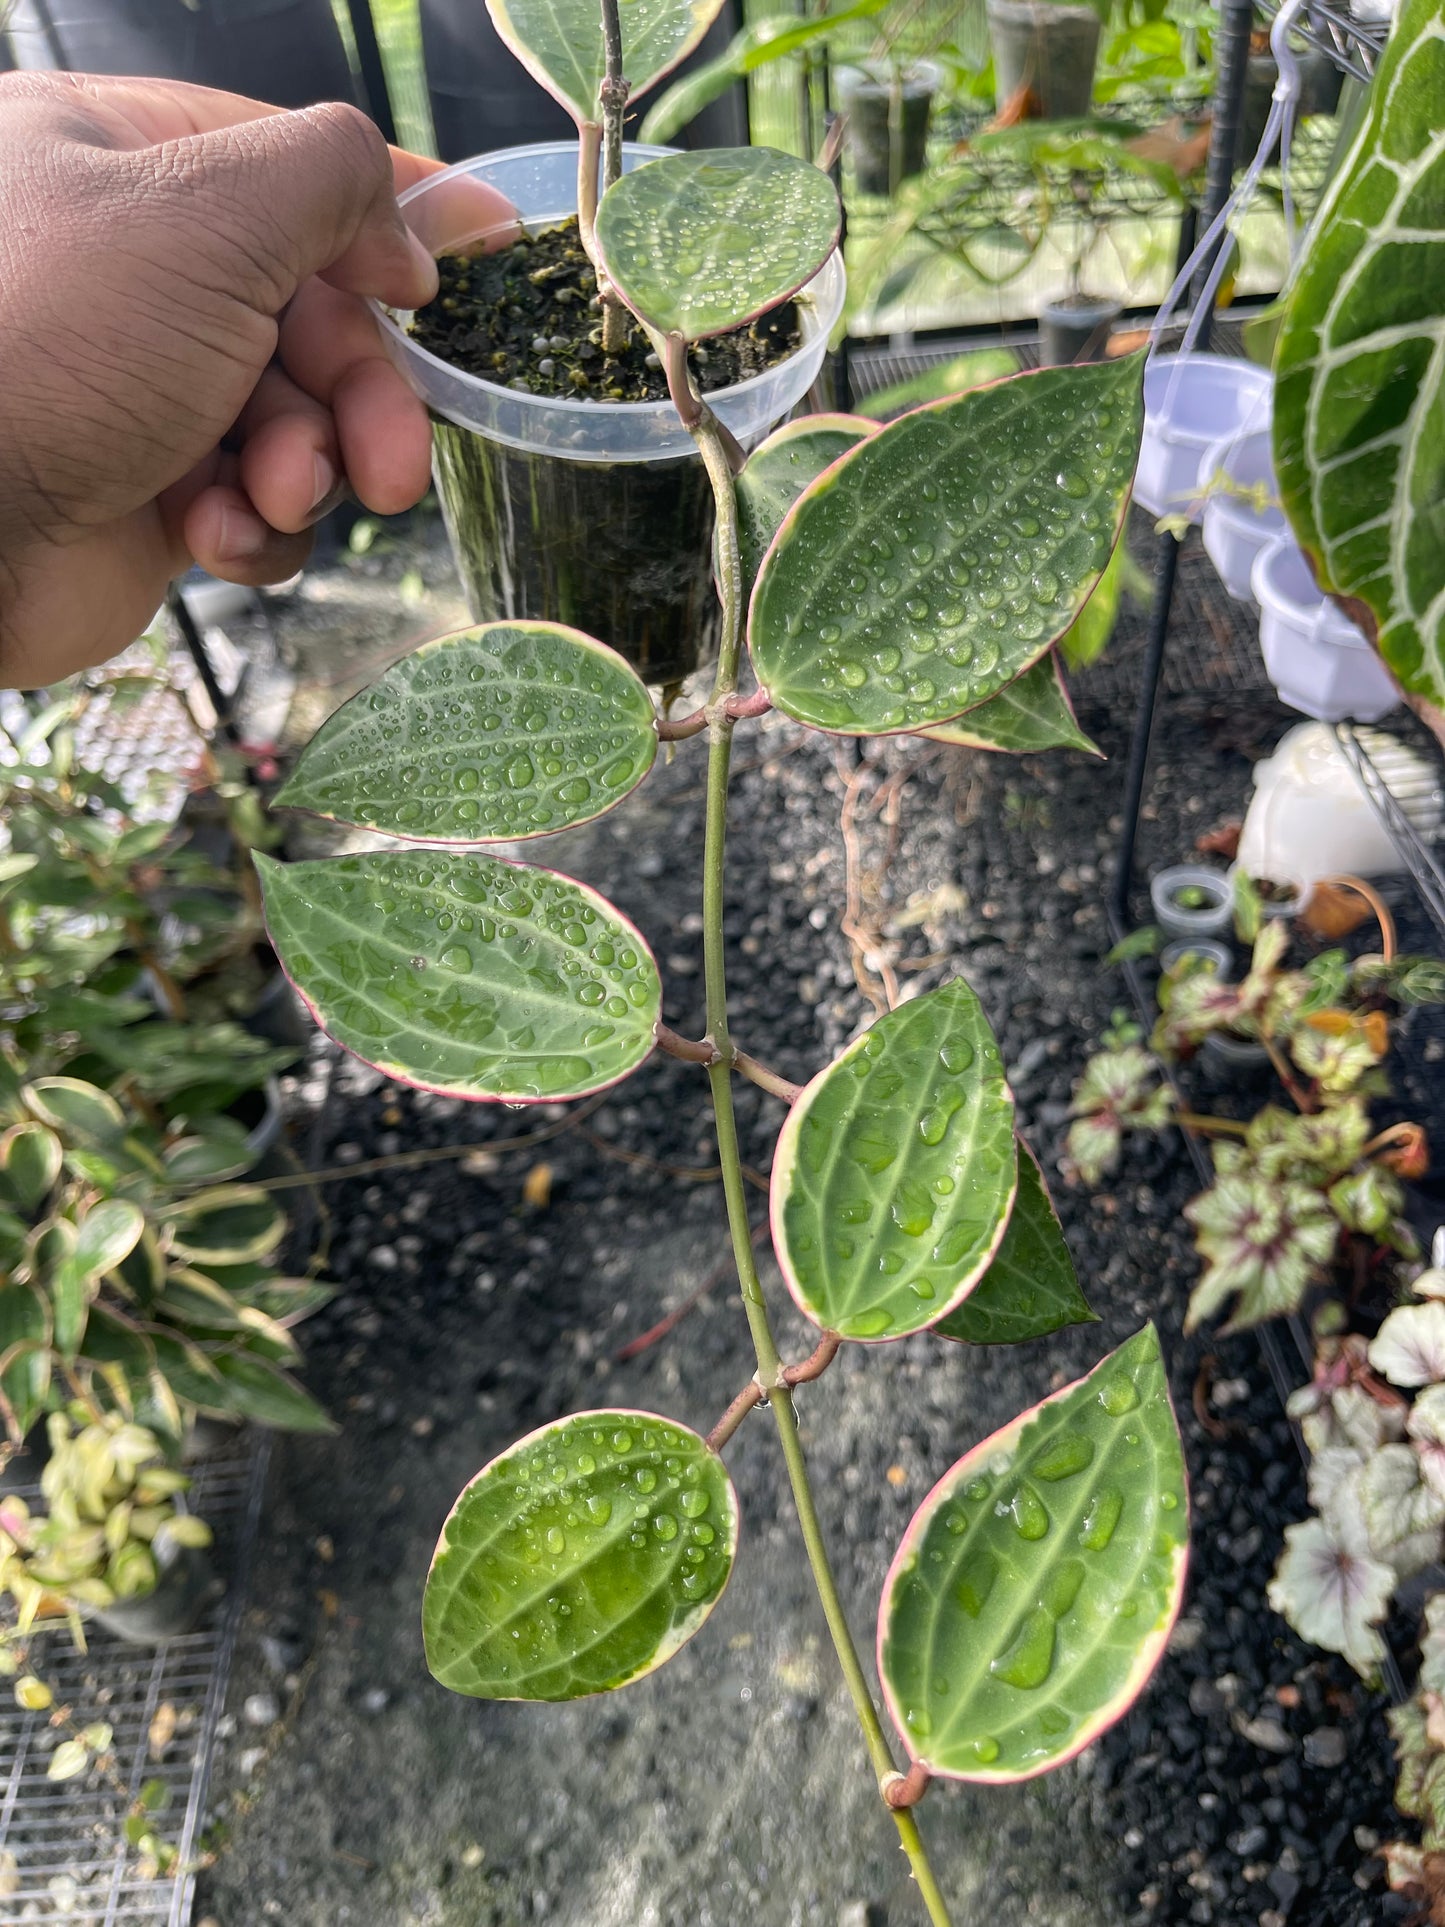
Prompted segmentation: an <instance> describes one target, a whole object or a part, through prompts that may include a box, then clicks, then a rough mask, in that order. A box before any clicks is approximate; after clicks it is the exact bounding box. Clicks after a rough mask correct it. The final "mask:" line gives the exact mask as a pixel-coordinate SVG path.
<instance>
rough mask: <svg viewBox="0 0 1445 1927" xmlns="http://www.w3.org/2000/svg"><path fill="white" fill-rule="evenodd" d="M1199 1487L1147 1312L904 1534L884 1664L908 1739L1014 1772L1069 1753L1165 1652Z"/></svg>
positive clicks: (951, 1761) (948, 1483)
mask: <svg viewBox="0 0 1445 1927" xmlns="http://www.w3.org/2000/svg"><path fill="white" fill-rule="evenodd" d="M1187 1556H1188V1498H1187V1492H1186V1488H1185V1476H1184V1454H1183V1449H1182V1447H1181V1445H1180V1440H1179V1431H1178V1427H1177V1425H1176V1423H1175V1419H1174V1411H1173V1407H1172V1406H1171V1404H1170V1402H1169V1389H1168V1384H1167V1381H1166V1379H1165V1373H1164V1361H1163V1359H1162V1357H1161V1355H1160V1351H1159V1340H1158V1336H1157V1334H1156V1333H1155V1330H1154V1327H1153V1326H1152V1325H1149V1326H1146V1327H1145V1328H1144V1330H1143V1331H1141V1332H1139V1333H1137V1334H1136V1335H1135V1336H1134V1337H1133V1338H1131V1339H1130V1340H1129V1341H1128V1342H1127V1343H1126V1344H1124V1345H1121V1346H1120V1348H1119V1349H1118V1351H1116V1352H1114V1353H1113V1354H1112V1355H1111V1356H1110V1357H1108V1358H1106V1359H1105V1360H1104V1361H1103V1363H1102V1364H1100V1365H1098V1366H1096V1367H1095V1369H1094V1370H1093V1371H1092V1372H1090V1373H1089V1375H1088V1376H1087V1377H1086V1378H1082V1379H1079V1380H1078V1381H1077V1382H1076V1383H1075V1384H1073V1385H1069V1386H1066V1387H1065V1388H1064V1390H1063V1391H1060V1392H1055V1393H1054V1394H1053V1396H1052V1397H1050V1398H1047V1399H1045V1400H1044V1402H1043V1403H1042V1404H1041V1405H1036V1406H1035V1407H1034V1408H1033V1410H1032V1411H1028V1412H1024V1413H1022V1414H1021V1415H1020V1416H1019V1417H1018V1418H1016V1419H1014V1420H1013V1422H1012V1423H1011V1424H1009V1425H1006V1426H1005V1427H1004V1428H1003V1430H1002V1431H1001V1432H997V1433H995V1434H994V1436H993V1437H992V1438H989V1439H985V1440H984V1441H983V1443H982V1444H981V1445H978V1446H975V1447H974V1449H973V1450H972V1451H971V1452H969V1453H967V1454H966V1455H965V1456H964V1457H963V1458H962V1459H960V1460H959V1462H958V1464H957V1465H955V1466H954V1467H953V1469H952V1470H951V1471H950V1472H948V1473H947V1474H946V1475H945V1476H944V1477H943V1478H942V1479H941V1480H940V1481H939V1483H938V1484H937V1485H936V1486H935V1487H934V1489H933V1491H932V1492H930V1493H929V1495H928V1497H927V1498H926V1499H925V1500H924V1502H923V1504H922V1506H920V1508H919V1510H918V1512H917V1514H916V1515H915V1517H914V1519H913V1522H912V1524H911V1525H910V1526H909V1528H908V1531H907V1532H906V1533H905V1535H904V1538H903V1543H902V1544H901V1545H900V1547H899V1549H898V1552H897V1555H896V1556H895V1558H894V1561H893V1564H892V1566H891V1567H890V1569H889V1573H888V1577H887V1579H886V1580H885V1581H884V1585H883V1599H882V1603H881V1606H880V1609H879V1615H878V1673H879V1678H880V1680H881V1681H882V1684H883V1694H884V1698H885V1700H886V1701H887V1704H888V1710H889V1712H890V1713H891V1715H892V1717H893V1719H894V1722H895V1723H896V1725H897V1727H898V1730H899V1732H900V1733H901V1734H902V1735H903V1739H904V1743H905V1745H906V1746H907V1748H908V1751H909V1754H910V1755H911V1756H912V1758H914V1759H915V1760H919V1761H921V1762H922V1763H923V1764H924V1765H925V1766H926V1767H927V1768H928V1769H929V1770H930V1772H932V1773H935V1774H939V1775H942V1776H944V1777H946V1778H950V1779H960V1780H988V1781H1011V1780H1025V1779H1030V1778H1032V1777H1033V1776H1034V1775H1035V1774H1038V1773H1046V1772H1048V1771H1049V1770H1050V1769H1051V1768H1053V1767H1056V1766H1060V1765H1062V1763H1063V1762H1064V1761H1065V1760H1069V1759H1072V1758H1073V1757H1074V1756H1075V1754H1077V1753H1079V1752H1081V1751H1082V1749H1083V1748H1084V1747H1086V1746H1087V1745H1088V1744H1089V1743H1090V1741H1091V1740H1093V1739H1095V1738H1097V1736H1098V1735H1099V1734H1100V1733H1102V1732H1103V1731H1104V1729H1105V1728H1106V1727H1108V1726H1110V1725H1112V1723H1113V1722H1114V1721H1115V1720H1116V1719H1118V1718H1119V1716H1120V1715H1121V1714H1122V1713H1124V1712H1125V1711H1126V1710H1127V1709H1128V1707H1129V1706H1130V1705H1131V1704H1132V1702H1133V1701H1134V1700H1135V1699H1136V1698H1137V1697H1138V1695H1139V1693H1140V1692H1141V1691H1142V1689H1143V1687H1144V1684H1145V1682H1146V1681H1147V1680H1148V1678H1149V1675H1150V1673H1151V1672H1152V1671H1153V1670H1154V1667H1155V1665H1156V1664H1157V1663H1158V1661H1159V1659H1160V1658H1161V1657H1162V1655H1163V1652H1164V1648H1165V1645H1166V1644H1167V1642H1168V1638H1169V1633H1170V1630H1171V1628H1172V1627H1173V1624H1174V1620H1175V1616H1176V1615H1177V1613H1178V1611H1179V1604H1180V1600H1181V1598H1182V1596H1183V1589H1184V1568H1185V1561H1186V1559H1187Z"/></svg>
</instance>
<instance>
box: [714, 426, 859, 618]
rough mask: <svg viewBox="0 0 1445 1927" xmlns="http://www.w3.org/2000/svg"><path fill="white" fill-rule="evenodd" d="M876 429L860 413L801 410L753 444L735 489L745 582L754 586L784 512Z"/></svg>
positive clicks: (739, 544) (739, 547) (740, 550)
mask: <svg viewBox="0 0 1445 1927" xmlns="http://www.w3.org/2000/svg"><path fill="white" fill-rule="evenodd" d="M877 433H878V424H877V422H870V421H865V420H864V419H863V417H862V416H861V415H802V416H800V417H799V418H798V420H797V421H795V422H785V423H784V424H783V426H782V427H781V428H780V429H778V431H777V432H776V434H773V435H769V437H768V439H767V440H766V441H765V442H764V443H763V444H762V445H761V446H760V447H759V448H755V449H754V450H753V452H752V454H751V455H749V457H748V459H747V463H746V465H745V467H744V469H743V472H742V474H741V475H739V476H738V478H737V481H736V483H735V484H734V489H735V491H736V494H737V499H738V549H739V552H740V553H741V556H742V564H743V581H744V583H745V584H746V585H747V586H748V587H749V588H751V587H752V583H753V579H754V577H755V576H756V575H757V573H758V570H759V569H760V568H761V567H762V561H763V557H764V556H765V555H766V554H767V552H768V547H769V545H770V543H771V542H772V539H773V537H774V536H775V535H776V534H777V532H778V529H779V528H780V527H781V525H782V521H783V517H784V516H785V515H786V514H787V512H788V510H789V509H790V508H791V507H792V506H793V504H794V502H796V501H797V499H798V497H799V496H800V495H801V494H802V492H803V490H804V489H805V488H806V487H807V486H808V484H809V483H810V482H812V481H814V480H816V478H817V477H818V476H819V475H821V474H822V472H823V470H824V469H825V468H828V467H830V466H831V464H832V463H834V462H836V461H837V460H838V458H839V456H840V455H846V454H847V453H848V450H849V449H850V448H856V447H857V445H858V443H859V442H862V441H866V440H867V439H868V437H869V436H870V435H876V434H877Z"/></svg>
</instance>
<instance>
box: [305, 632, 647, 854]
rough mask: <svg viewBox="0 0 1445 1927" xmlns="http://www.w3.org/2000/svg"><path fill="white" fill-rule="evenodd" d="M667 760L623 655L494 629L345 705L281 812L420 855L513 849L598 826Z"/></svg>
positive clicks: (456, 640) (555, 637)
mask: <svg viewBox="0 0 1445 1927" xmlns="http://www.w3.org/2000/svg"><path fill="white" fill-rule="evenodd" d="M656 754H657V729H656V723H655V719H654V715H653V708H652V700H651V698H650V697H649V695H648V693H647V689H646V687H645V685H644V684H643V683H642V681H641V680H640V679H639V677H638V676H637V675H636V674H635V673H634V671H633V670H632V669H630V668H629V667H628V665H627V664H626V663H625V662H624V661H623V660H622V658H621V657H620V656H619V655H617V654H616V652H615V651H613V650H611V649H608V648H607V647H606V646H605V645H604V644H602V643H600V642H594V641H593V640H592V638H591V637H590V636H584V635H581V634H580V633H579V632H578V631H577V630H575V629H566V628H563V627H562V626H561V625H560V624H557V623H551V622H491V623H485V624H483V625H482V626H481V627H480V628H477V629H464V630H462V631H461V632H460V633H459V634H457V635H453V636H442V637H439V638H438V640H437V641H435V642H429V643H426V644H425V645H424V646H423V647H422V648H420V649H418V650H416V651H414V652H413V653H412V654H411V655H409V656H404V657H403V658H402V659H401V661H400V662H398V663H394V664H393V665H392V667H391V668H390V669H388V670H387V672H386V674H385V675H384V676H382V677H381V679H380V680H379V681H378V682H376V683H374V684H373V685H372V687H371V688H370V689H365V690H363V691H362V692H361V694H360V695H358V696H354V697H353V698H352V700H351V701H350V702H349V703H345V704H343V705H342V707H341V708H340V709H338V710H337V711H336V713H335V714H334V715H333V716H331V717H330V718H329V719H328V720H327V721H326V722H325V723H323V724H322V726H321V728H320V729H319V730H318V731H317V732H316V734H315V735H314V736H313V737H312V739H311V741H310V743H308V745H307V746H306V748H305V750H304V751H303V752H302V755H301V758H300V760H299V762H298V763H297V765H296V769H295V771H294V772H293V774H292V776H291V777H290V779H289V780H288V781H287V783H286V784H285V785H284V787H283V788H282V789H281V790H280V792H279V793H278V794H277V797H276V802H277V803H278V804H283V805H284V804H289V805H290V806H291V807H292V808H293V809H302V810H311V811H313V812H314V813H315V814H316V815H318V816H326V817H331V818H333V819H335V820H336V821H337V822H341V823H350V824H355V825H356V826H357V827H359V828H362V829H370V830H380V831H382V832H383V833H387V834H390V835H393V836H404V837H406V838H408V839H409V840H412V841H416V842H435V843H488V842H497V843H500V842H514V841H518V840H520V839H522V838H525V837H532V836H547V835H550V834H551V833H552V832H553V831H556V830H565V829H569V828H570V827H571V826H572V825H573V824H576V823H585V822H588V821H589V820H590V819H591V818H593V817H595V816H600V815H601V814H602V813H603V811H604V810H609V809H611V807H612V806H613V804H614V803H618V802H620V801H621V800H622V798H623V797H624V796H626V795H627V794H628V792H629V791H630V790H633V789H635V788H636V786H637V785H638V784H639V783H640V782H641V781H642V779H643V777H644V776H645V775H646V774H647V772H648V771H649V770H650V769H651V768H652V764H653V759H654V757H655V756H656Z"/></svg>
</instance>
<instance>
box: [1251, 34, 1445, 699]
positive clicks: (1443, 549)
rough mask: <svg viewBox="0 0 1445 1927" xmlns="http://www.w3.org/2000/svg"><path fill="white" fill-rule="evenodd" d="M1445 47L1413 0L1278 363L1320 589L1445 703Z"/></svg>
mask: <svg viewBox="0 0 1445 1927" xmlns="http://www.w3.org/2000/svg"><path fill="white" fill-rule="evenodd" d="M1442 97H1445V38H1442V36H1441V31H1440V7H1439V0H1405V4H1404V5H1402V7H1401V9H1400V12H1399V16H1398V18H1397V20H1396V23H1395V27H1394V29H1393V31H1392V33H1391V35H1390V39H1389V42H1388V44H1387V46H1386V48H1385V51H1384V53H1383V54H1382V55H1381V58H1380V62H1379V67H1378V69H1377V72H1376V75H1375V79H1374V82H1373V83H1372V85H1371V88H1370V95H1369V103H1368V106H1369V111H1368V113H1367V114H1366V115H1365V117H1364V119H1363V122H1362V124H1361V126H1360V129H1359V132H1358V134H1357V135H1356V137H1355V142H1354V145H1353V147H1352V148H1351V150H1350V152H1349V155H1348V157H1347V159H1346V161H1345V163H1344V165H1343V166H1342V167H1341V169H1340V171H1339V172H1338V173H1337V174H1336V176H1335V179H1334V181H1333V183H1332V185H1331V187H1330V190H1329V193H1328V195H1327V196H1326V198H1325V202H1324V205H1323V206H1322V207H1321V209H1320V211H1319V214H1318V215H1317V216H1316V218H1315V221H1314V223H1313V225H1312V227H1311V230H1310V240H1309V245H1308V247H1307V249H1306V252H1305V255H1304V259H1303V261H1302V262H1301V265H1300V268H1299V271H1298V273H1297V274H1296V275H1295V277H1294V280H1293V281H1292V283H1291V285H1290V287H1289V290H1288V292H1287V295H1286V297H1285V303H1286V305H1285V315H1284V322H1283V325H1282V327H1281V329H1280V334H1279V341H1278V345H1277V347H1276V350H1275V399H1274V469H1275V474H1276V476H1277V478H1278V482H1279V494H1280V501H1281V503H1282V504H1283V506H1284V510H1285V513H1286V515H1287V516H1288V517H1289V520H1290V523H1291V524H1292V526H1293V529H1294V532H1295V535H1296V537H1297V539H1298V540H1299V542H1300V545H1301V547H1302V548H1303V549H1304V550H1305V552H1306V554H1307V555H1308V556H1309V559H1310V562H1311V566H1312V567H1313V570H1314V574H1315V577H1316V579H1317V580H1318V582H1319V584H1320V587H1321V588H1322V589H1325V590H1327V591H1329V592H1330V593H1331V594H1333V595H1336V596H1339V597H1341V598H1349V599H1353V601H1354V602H1355V604H1356V605H1357V606H1355V607H1352V608H1350V614H1351V615H1352V616H1353V617H1354V618H1355V620H1356V621H1359V622H1362V624H1363V626H1364V627H1365V628H1366V629H1367V630H1370V631H1373V632H1375V633H1377V635H1378V642H1379V650H1380V654H1381V655H1382V656H1383V657H1384V659H1385V662H1386V663H1387V664H1388V665H1389V667H1390V669H1391V670H1392V671H1393V672H1394V674H1395V675H1396V676H1397V677H1398V679H1399V680H1400V681H1401V682H1402V683H1403V684H1404V686H1405V687H1406V688H1407V689H1409V690H1412V691H1414V692H1415V693H1416V694H1417V695H1421V696H1427V697H1429V698H1430V699H1431V700H1432V701H1434V702H1436V703H1439V702H1445V543H1442V540H1441V537H1442V525H1445V517H1442V501H1445V468H1442V464H1445V382H1442V373H1445V152H1442V150H1441V146H1440V139H1439V127H1440V101H1441V99H1442Z"/></svg>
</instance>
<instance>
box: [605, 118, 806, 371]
mask: <svg viewBox="0 0 1445 1927" xmlns="http://www.w3.org/2000/svg"><path fill="white" fill-rule="evenodd" d="M839 219H840V215H839V208H838V196H837V193H836V191H835V190H834V187H833V183H832V182H831V181H830V180H829V179H828V176H827V175H826V174H824V173H823V172H822V171H821V170H820V169H819V168H816V167H813V166H811V165H810V164H809V163H808V162H807V161H800V160H797V159H795V158H794V156H793V155H791V154H780V153H779V152H778V151H777V150H776V149H775V148H771V147H710V148H701V149H699V150H698V151H697V152H695V153H692V154H674V155H670V156H669V157H668V158H667V159H666V160H661V161H649V162H648V164H647V166H646V167H638V168H634V169H633V171H632V172H631V173H630V174H624V175H623V177H622V179H621V180H620V181H618V182H617V184H616V186H615V187H611V188H609V189H608V191H607V193H606V194H604V195H603V197H602V205H601V207H600V208H599V210H598V214H597V242H598V246H599V247H600V248H601V250H602V255H603V259H604V261H605V262H606V265H607V272H608V274H609V275H610V276H611V278H612V281H613V284H614V285H615V287H616V289H617V291H618V293H619V294H620V295H621V296H622V298H623V300H624V301H625V302H626V303H627V305H628V307H630V308H631V309H632V310H633V312H634V313H635V314H638V315H640V316H641V317H642V319H643V320H644V321H649V322H651V323H652V325H653V327H654V328H660V329H661V330H662V331H663V333H664V334H680V335H682V336H683V337H684V338H685V339H686V340H688V341H702V340H703V339H705V337H707V336H708V335H717V334H722V333H724V332H725V331H726V330H727V329H729V328H737V327H740V326H741V325H742V323H743V322H745V321H749V320H751V319H752V318H753V316H755V315H759V314H763V313H765V312H766V310H767V309H769V308H775V307H776V306H777V304H778V303H779V302H780V301H783V300H785V299H786V298H787V296H788V295H790V294H793V293H795V292H796V290H797V289H799V288H801V287H802V285H803V283H804V282H805V281H807V280H809V279H811V277H812V276H813V275H814V274H816V273H817V271H818V269H819V268H820V267H822V265H823V263H824V262H825V261H826V260H827V258H828V256H829V255H830V254H831V253H832V252H833V245H834V243H835V242H836V241H837V239H838V225H839Z"/></svg>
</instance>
